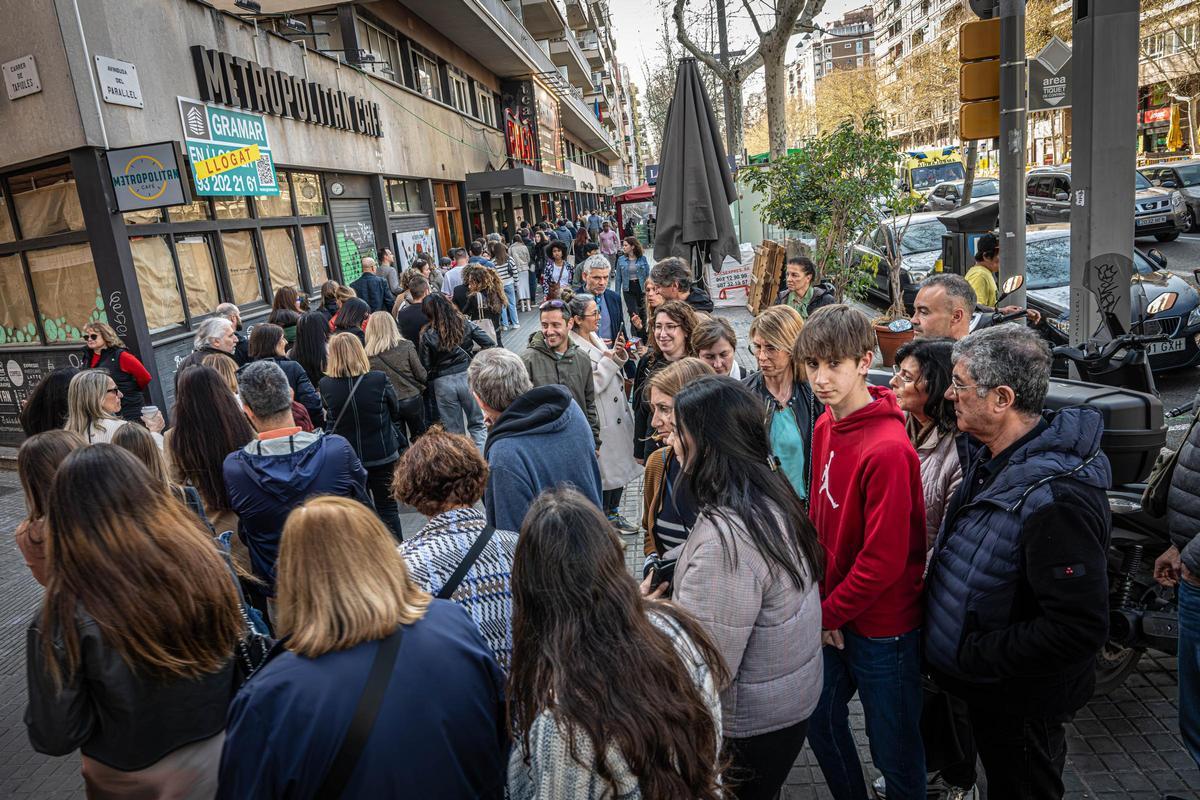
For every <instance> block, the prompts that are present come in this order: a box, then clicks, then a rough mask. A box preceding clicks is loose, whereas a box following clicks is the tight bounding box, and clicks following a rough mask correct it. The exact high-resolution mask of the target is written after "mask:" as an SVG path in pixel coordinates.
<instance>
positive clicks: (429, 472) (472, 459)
mask: <svg viewBox="0 0 1200 800" xmlns="http://www.w3.org/2000/svg"><path fill="white" fill-rule="evenodd" d="M487 474H488V471H487V464H486V463H485V462H484V460H483V457H482V456H480V455H479V450H478V448H476V447H475V445H474V443H473V442H472V441H471V440H470V439H468V438H467V437H466V436H461V435H459V434H454V433H447V432H446V431H444V430H443V429H441V428H440V427H438V428H434V429H432V430H430V431H428V432H427V433H425V434H424V435H423V436H421V437H420V438H419V439H417V440H416V441H415V442H414V443H413V445H412V447H410V448H408V450H407V451H406V452H405V453H404V455H403V456H401V458H400V461H399V462H398V463H397V464H396V478H395V483H394V484H393V492H394V493H395V497H396V499H397V500H399V501H400V502H402V503H407V504H408V505H410V506H412V507H414V508H415V509H417V511H420V512H421V513H422V514H425V515H427V516H429V517H431V519H430V520H429V522H428V523H427V524H426V525H425V527H424V528H422V529H421V530H420V531H419V532H418V533H417V535H416V536H412V537H410V538H408V539H405V540H404V543H403V544H401V545H400V554H401V555H403V556H404V560H405V562H406V563H407V564H408V574H409V576H410V577H411V578H412V580H413V581H414V582H415V583H416V584H417V585H418V586H420V587H421V588H422V589H424V590H425V591H427V592H429V593H430V594H432V595H435V596H436V595H437V594H438V592H440V591H441V590H442V587H443V586H445V585H446V582H447V581H448V580H449V579H450V576H451V575H453V574H454V572H455V570H457V569H458V565H459V564H460V563H461V562H462V560H463V558H464V557H465V556H466V555H467V552H468V551H469V550H470V549H471V545H473V544H475V540H476V539H477V538H478V537H479V536H480V535H481V533H482V532H483V529H484V526H485V525H486V524H487V523H486V522H485V520H484V518H483V512H482V511H478V510H476V509H475V508H474V505H475V504H476V503H478V502H479V499H480V498H481V497H483V489H484V486H486V485H487ZM516 549H517V534H516V533H515V532H513V531H500V530H498V531H496V532H494V533H493V534H492V538H491V539H490V540H488V543H487V545H486V546H484V548H483V550H482V551H481V552H480V553H479V557H478V558H477V559H476V560H475V563H474V564H472V565H471V568H470V569H469V570H468V571H467V574H466V575H465V576H463V579H462V582H461V583H459V585H458V588H457V589H455V590H454V594H453V595H451V597H450V599H451V600H453V601H454V602H456V603H458V604H459V605H461V606H463V607H464V608H465V609H466V610H467V613H468V614H470V615H471V619H473V620H475V624H476V626H478V627H479V633H480V634H482V636H483V639H484V641H485V642H487V643H488V646H489V647H490V648H491V649H492V652H493V653H495V655H496V661H498V662H499V663H500V668H501V669H502V670H504V672H505V673H506V674H507V673H508V667H509V661H510V659H511V657H512V589H511V588H510V578H511V575H512V564H513V554H514V553H515V552H516Z"/></svg>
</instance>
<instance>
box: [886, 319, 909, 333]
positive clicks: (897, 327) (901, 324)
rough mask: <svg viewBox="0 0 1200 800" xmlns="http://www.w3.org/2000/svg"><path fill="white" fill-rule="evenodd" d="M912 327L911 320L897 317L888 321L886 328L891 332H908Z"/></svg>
mask: <svg viewBox="0 0 1200 800" xmlns="http://www.w3.org/2000/svg"><path fill="white" fill-rule="evenodd" d="M912 329H913V324H912V321H911V320H907V319H898V320H894V321H892V322H889V323H888V330H889V331H891V332H892V333H908V332H909V331H911V330H912Z"/></svg>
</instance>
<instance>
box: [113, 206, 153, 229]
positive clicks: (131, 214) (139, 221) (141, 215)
mask: <svg viewBox="0 0 1200 800" xmlns="http://www.w3.org/2000/svg"><path fill="white" fill-rule="evenodd" d="M121 216H122V217H124V218H125V224H126V225H153V224H155V223H157V222H162V209H161V208H143V209H141V210H140V211H126V212H125V213H124V214H122V215H121Z"/></svg>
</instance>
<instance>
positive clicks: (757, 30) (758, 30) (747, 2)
mask: <svg viewBox="0 0 1200 800" xmlns="http://www.w3.org/2000/svg"><path fill="white" fill-rule="evenodd" d="M742 6H743V7H744V8H745V9H746V13H747V14H749V15H750V22H751V23H752V24H753V25H754V32H755V33H757V34H758V38H759V39H762V38H763V35H764V34H763V29H762V26H761V25H759V24H758V15H757V14H755V13H754V9H752V8H751V7H750V0H742Z"/></svg>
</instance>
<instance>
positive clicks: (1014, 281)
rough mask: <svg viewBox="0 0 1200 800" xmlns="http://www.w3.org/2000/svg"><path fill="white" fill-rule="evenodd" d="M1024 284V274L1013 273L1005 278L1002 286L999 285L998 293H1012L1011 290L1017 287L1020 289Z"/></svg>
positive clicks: (1013, 290)
mask: <svg viewBox="0 0 1200 800" xmlns="http://www.w3.org/2000/svg"><path fill="white" fill-rule="evenodd" d="M1024 285H1025V276H1024V275H1013V276H1012V277H1011V278H1009V279H1008V280H1006V281H1005V282H1004V285H1003V286H1001V287H1000V294H1002V295H1009V294H1012V293H1013V292H1015V291H1016V290H1017V289H1020V288H1021V287H1022V286H1024Z"/></svg>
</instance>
